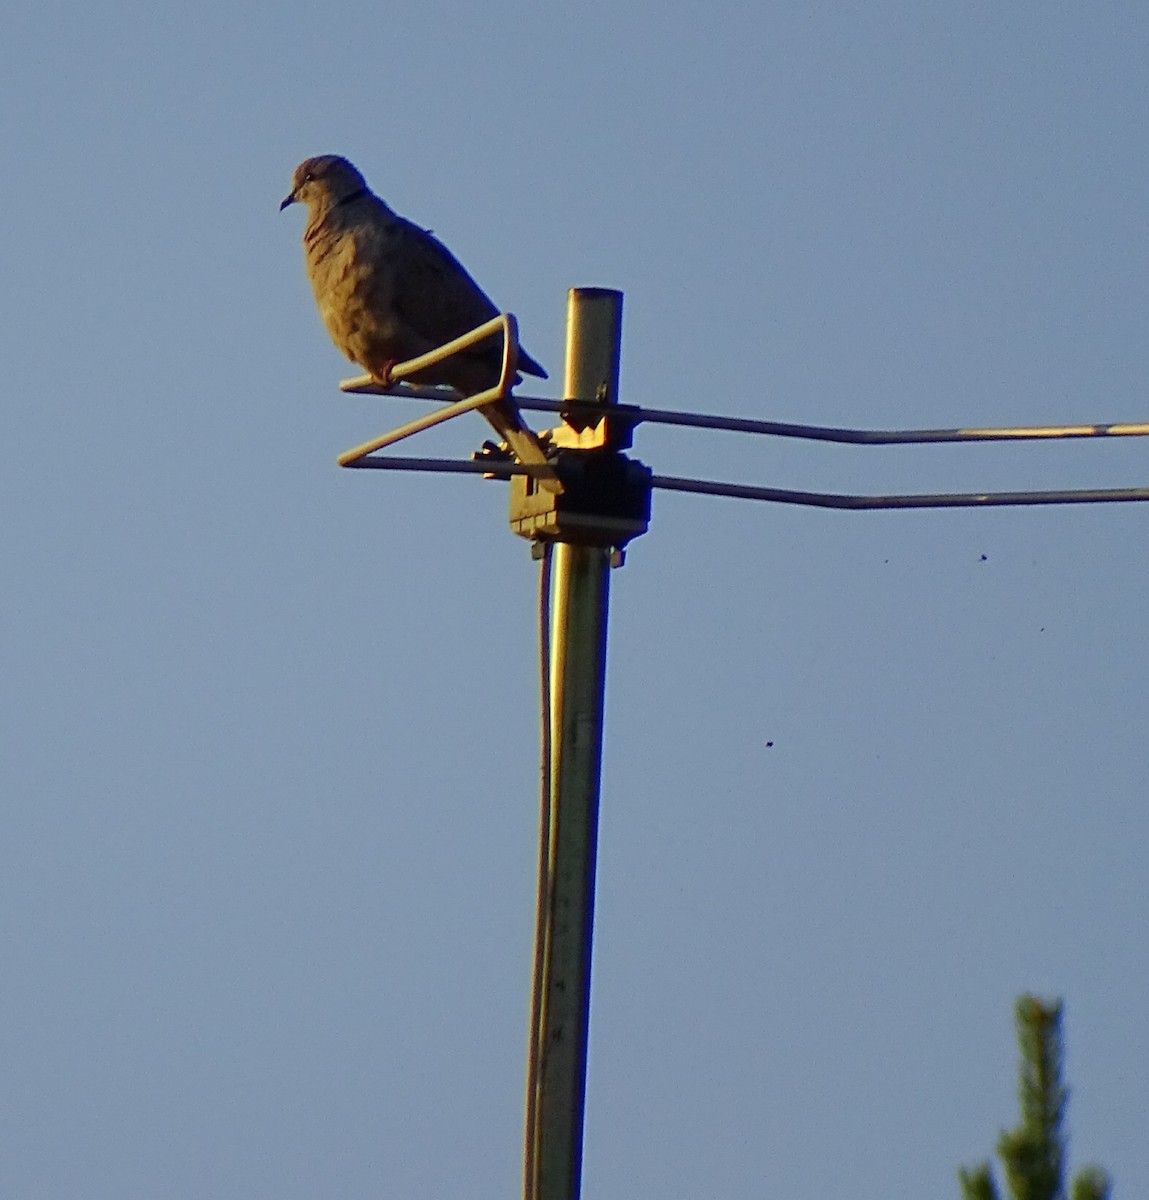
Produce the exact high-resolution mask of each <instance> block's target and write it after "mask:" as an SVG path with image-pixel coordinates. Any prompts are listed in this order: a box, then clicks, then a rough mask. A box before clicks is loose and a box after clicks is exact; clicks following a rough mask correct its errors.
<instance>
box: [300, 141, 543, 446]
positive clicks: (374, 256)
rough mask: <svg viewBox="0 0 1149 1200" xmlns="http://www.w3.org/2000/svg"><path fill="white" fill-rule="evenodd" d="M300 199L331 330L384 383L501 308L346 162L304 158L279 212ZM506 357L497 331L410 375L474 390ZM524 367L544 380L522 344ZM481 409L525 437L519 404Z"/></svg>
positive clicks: (315, 284) (310, 268) (494, 378)
mask: <svg viewBox="0 0 1149 1200" xmlns="http://www.w3.org/2000/svg"><path fill="white" fill-rule="evenodd" d="M296 203H300V204H303V205H305V206H306V208H307V227H306V228H305V230H304V233H303V251H304V259H305V261H306V265H307V275H308V278H309V279H310V281H311V287H312V290H313V291H314V293H315V302H316V304H317V305H318V307H319V313H320V315H321V316H322V318H323V323H324V325H325V326H326V327H327V332H328V333H329V334H330V335H331V340H332V341H333V342H334V343H335V345H336V346H337V347H338V348H339V349H340V350H341V351H342V352H343V353H344V354H346V355H347V357H348V358H349V359H351V361H352V362H356V363H358V364H359V365H360V366H362V367H364V368H366V370H367V371H369V372H370V373H371V375H372V376H374V378H375V379H376V380H378V381H379V382H380V383H382V384H385V385H386V384H390V382H391V368H392V367H393V366H394V365H395V364H396V363H398V362H403V361H405V360H407V359H411V358H415V357H417V356H418V355H420V354H425V353H426V352H427V351H428V350H432V349H434V348H435V347H437V346H441V345H443V343H444V342H449V341H451V339H452V338H457V337H459V336H461V335H462V334H464V333H468V332H469V331H470V330H472V329H474V328H475V327H476V326H478V325H482V324H483V323H484V322H486V321H489V320H490V319H491V318H492V317H495V316H497V315H498V312H499V310H498V309H497V308H496V307H495V305H494V304H493V303H492V301H491V300H490V298H489V297H488V296H487V294H486V293H485V292H484V291H483V289H482V288H481V287H479V285H478V284H477V283H476V282H475V281H474V279H472V278H471V276H470V275H469V274H468V272H467V270H466V268H465V267H463V265H462V264H461V263H460V262H459V260H458V259H457V258H455V256H454V255H453V254H452V253H451V252H450V250H448V249H447V247H446V246H444V245H443V243H442V242H440V241H439V239H438V238H436V237H435V236H434V235H433V234H432V233H431V231H430V230H428V229H423V228H421V227H420V226H418V225H416V224H414V223H413V222H411V221H408V220H406V219H405V218H404V217H401V216H399V215H398V214H397V213H396V212H395V211H394V210H393V209H391V208H390V207H389V206H388V205H387V204H386V202H385V201H383V200H381V199H380V198H379V197H378V196H376V195H375V193H374V192H372V191H371V189H370V188H369V187H368V186H367V182H366V180H365V179H364V178H363V176H362V175H361V174H360V173H359V171H358V170H357V169H356V168H355V166H353V165H352V164H351V163H350V162H348V160H347V159H345V158H342V157H340V156H339V155H337V154H322V155H319V156H318V157H316V158H308V159H305V160H304V161H303V162H301V163H300V164H299V166H298V167H296V168H295V174H294V176H293V177H292V181H291V191H290V192H288V194H287V196H286V197H285V198H284V200H283V202H282V203H281V204H280V206H279V207H280V211H283V209H285V208H287V207H288V206H289V205H292V204H296ZM501 364H502V345H501V342H500V340H499V338H497V337H493V338H491V339H490V340H488V341H485V342H482V343H480V344H479V345H478V346H473V347H471V348H470V349H468V350H464V351H462V352H460V353H459V354H455V355H452V356H451V357H450V358H448V359H445V360H444V361H442V362H439V363H436V364H434V365H433V366H431V367H427V368H425V369H424V370H422V371H420V372H419V373H418V374H417V375H414V376H412V377H411V379H410V382H411V383H416V384H447V385H449V386H451V387H453V388H455V389H456V390H457V391H459V392H461V393H462V394H463V395H474V394H475V393H476V392H479V391H483V390H485V389H487V388H490V387H494V386H495V384H496V383H497V382H498V379H499V372H500V368H501ZM518 366H519V370H521V371H525V372H527V373H528V374H530V375H537V376H539V377H540V378H542V379H545V378H546V377H547V373H546V371H545V370H543V368H542V367H541V366H540V365H539V364H538V363H537V362H536V361H535V360H534V359H533V358H532V357H531V356H530V355H529V354H527V353H526V351H525V350H521V349H520V351H519V361H518ZM514 382H515V383H519V382H521V377H520V376H518V375H516V376H515V379H514ZM482 412H483V415H484V416H486V417H487V419H488V420H489V421H490V422H491V424H492V425H494V426H495V428H496V430H497V431H498V432H499V433H500V434H501V435H502V436H503V437H507V438H508V440H510V441H511V442H512V446H514V443H515V442H517V441H519V440H520V439H518V438H514V437H511V436H509V435H510V434H512V433H514V432H515V431H517V430H523V429H525V428H526V427H525V426H524V425H523V423H522V421H521V420H520V419H519V417H518V415H517V413H516V411H515V410H513V409H511V408H510V407H509V406H508V405H506V404H501V403H495V404H492V405H486V406H484V407H483V409H482ZM516 449H517V448H516ZM520 457H521V454H520Z"/></svg>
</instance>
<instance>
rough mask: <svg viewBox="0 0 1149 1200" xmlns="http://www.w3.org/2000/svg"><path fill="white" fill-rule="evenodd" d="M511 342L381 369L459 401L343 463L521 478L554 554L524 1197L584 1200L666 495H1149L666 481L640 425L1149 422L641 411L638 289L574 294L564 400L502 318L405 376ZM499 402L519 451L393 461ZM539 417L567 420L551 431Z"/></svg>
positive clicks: (544, 555) (856, 433) (952, 500)
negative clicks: (620, 772) (628, 593)
mask: <svg viewBox="0 0 1149 1200" xmlns="http://www.w3.org/2000/svg"><path fill="white" fill-rule="evenodd" d="M500 336H501V338H502V350H503V353H502V364H501V369H500V373H499V378H498V380H497V382H496V383H495V384H494V385H493V386H492V387H491V388H489V389H488V390H486V391H484V392H480V393H478V394H476V395H474V396H468V397H463V398H456V397H457V393H454V392H452V391H451V390H450V389H444V388H419V387H412V386H410V385H407V384H403V383H401V382H400V383H398V384H394V385H392V386H389V387H384V386H383V385H381V384H379V383H377V382H376V381H375V380H374V379H372V378H371V376H363V377H360V378H356V379H348V380H345V381H344V382H343V383H342V384H341V385H340V388H341V390H342V391H344V392H355V393H369V394H374V395H388V396H404V397H416V398H422V399H428V400H438V401H443V400H444V399H448V400H450V402H449V403H446V404H444V406H443V407H440V408H437V409H435V410H434V411H432V412H430V413H428V414H426V415H424V416H422V417H420V418H418V419H416V420H414V421H411V422H409V423H408V424H406V425H402V426H400V427H399V428H397V429H394V430H392V431H391V432H389V433H386V434H384V435H382V436H381V437H377V438H374V439H373V440H371V441H369V442H365V443H363V444H362V445H359V446H355V447H353V448H352V449H350V450H347V451H346V452H344V453H343V454H341V455H340V456H339V459H338V461H339V464H340V466H343V467H348V468H354V469H370V470H389V471H433V472H449V473H470V474H479V475H482V476H484V477H487V478H496V479H507V480H509V481H510V483H511V488H510V523H511V529H512V530H513V532H515V533H516V534H519V535H520V536H522V537H525V538H528V539H530V541H531V543H532V555H533V556H534V557H535V558H537V559H539V560H540V561H541V593H542V596H543V601H544V602H543V606H542V613H541V620H540V634H541V642H542V649H543V679H544V685H543V697H542V702H543V739H542V740H543V753H542V757H543V797H542V805H541V819H540V851H539V883H538V911H537V920H536V932H535V966H534V983H533V991H532V1003H531V1029H530V1040H529V1043H528V1057H527V1102H526V1130H525V1147H524V1196H525V1198H526V1200H577V1197H578V1195H579V1189H580V1182H581V1170H582V1138H583V1112H584V1101H585V1082H586V1055H587V1029H588V1021H589V1016H590V972H591V946H592V933H593V925H594V888H595V859H596V851H597V844H598V806H599V782H600V771H601V764H602V734H603V699H604V685H605V675H606V632H607V615H608V604H609V590H610V589H609V578H610V569H611V567H616V566H621V565H622V563H623V561H624V553H625V548H626V546H627V544H628V543H629V542H630V541H632V540H633V539H634V538H636V537H639V536H641V535H642V534H643V533H645V532H646V531H647V528H648V527H649V524H650V500H651V492H652V491H655V490H665V491H676V492H692V493H696V494H700V495H708V496H728V497H734V498H737V499H743V500H761V501H770V502H774V503H782V504H799V505H808V506H814V507H818V508H835V509H890V508H992V507H1000V506H1016V505H1046V504H1097V503H1130V502H1138V501H1145V500H1149V487H1132V488H1089V489H1076V490H1056V491H1018V492H950V493H927V494H921V495H852V494H840V493H831V492H806V491H794V490H791V489H785V488H773V487H760V486H757V485H750V484H739V483H723V482H719V481H715V480H705V479H688V478H679V477H676V476H667V475H656V474H655V473H654V472H653V471H651V470H650V468H648V467H646V466H645V465H644V464H642V463H641V462H639V461H638V460H636V459H633V458H630V457H629V456H628V455H627V454H625V453H624V451H626V450H628V449H630V448H631V445H632V443H633V434H634V430H635V429H636V428H637V426H639V425H640V424H658V425H674V426H681V427H685V428H689V429H712V430H726V431H730V432H735V433H747V434H755V435H761V436H768V437H785V438H800V439H805V440H810V441H820V442H839V443H845V444H849V445H858V446H890V445H927V444H940V443H947V444H948V443H968V442H1029V441H1050V440H1058V439H1068V438H1121V437H1145V436H1147V435H1149V423H1135V424H1095V425H1049V426H1029V427H1018V428H958V429H894V430H866V429H838V428H828V427H825V426H817V425H796V424H787V423H783V422H778V421H760V420H753V419H748V418H741V417H721V416H714V415H711V414H707V413H690V412H675V411H672V410H668V409H655V408H645V407H640V406H637V405H628V404H623V403H621V402H620V399H619V388H618V383H619V358H620V352H621V345H622V293H621V292H617V291H613V290H610V289H606V288H572V289H571V291H570V292H569V294H568V307H567V336H566V371H565V378H564V384H563V397H564V398H563V399H561V400H554V399H548V398H545V397H537V396H514V395H512V394H511V388H512V386H513V384H514V382H515V380H516V378H517V377H516V364H517V361H518V325H517V322H516V321H515V318H514V317H513V316H512V315H511V314H510V313H502V314H500V315H499V316H498V317H495V318H494V319H492V320H491V321H488V322H487V323H486V324H484V325H482V326H480V327H479V328H477V329H475V330H473V331H472V332H471V333H468V334H466V335H464V336H463V337H460V338H457V339H455V340H454V341H452V342H448V343H447V344H446V345H444V346H441V347H439V348H438V349H436V350H433V351H431V352H430V353H428V354H424V355H422V356H420V357H419V358H416V359H412V360H410V361H409V362H404V363H398V364H396V365H395V366H394V367H393V368H392V372H391V374H392V378H394V379H397V380H402V379H403V378H405V377H409V376H412V375H414V374H416V373H417V372H418V371H420V370H422V369H424V368H426V367H429V366H431V365H433V364H434V363H436V362H440V361H442V360H443V359H444V358H448V357H450V356H451V355H453V354H457V353H459V352H460V351H462V350H466V349H468V348H469V347H471V346H474V345H476V344H478V343H480V342H483V341H486V340H488V339H490V338H493V337H500ZM494 403H499V404H502V405H509V406H511V408H512V410H513V411H514V413H515V415H516V418H517V420H516V422H515V424H516V425H517V426H519V428H516V429H513V430H512V431H511V433H510V434H509V435H508V442H507V444H505V445H503V446H495V445H493V444H492V443H490V442H488V443H486V444H485V446H484V448H483V449H482V450H481V451H479V452H477V453H476V454H475V455H474V456H472V459H471V460H458V459H441V458H404V457H397V456H393V455H381V454H380V453H379V451H381V450H384V449H386V448H388V447H390V446H393V445H395V444H396V443H398V442H400V441H404V440H405V439H407V438H409V437H412V436H414V435H415V434H417V433H421V432H423V431H424V430H426V429H430V428H432V427H434V426H436V425H440V424H442V423H443V422H444V421H449V420H452V419H453V418H455V417H457V416H461V415H462V414H463V413H465V412H470V411H476V410H477V411H479V412H480V413H481V412H482V410H483V408H484V407H485V406H487V405H490V404H494ZM523 411H529V412H545V413H554V414H557V415H558V416H559V418H560V423H559V424H558V425H557V426H556V427H555V428H553V429H550V430H548V431H546V432H545V433H543V434H541V435H539V434H536V433H535V432H534V431H533V430H531V429H530V428H529V426H527V425H526V423H525V422H524V421H523V420H522V419H521V415H522V412H523Z"/></svg>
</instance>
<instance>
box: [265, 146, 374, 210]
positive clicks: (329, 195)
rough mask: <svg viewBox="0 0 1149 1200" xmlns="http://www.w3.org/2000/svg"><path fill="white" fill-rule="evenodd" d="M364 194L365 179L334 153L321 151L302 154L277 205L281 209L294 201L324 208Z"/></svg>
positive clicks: (365, 190)
mask: <svg viewBox="0 0 1149 1200" xmlns="http://www.w3.org/2000/svg"><path fill="white" fill-rule="evenodd" d="M366 194H367V182H366V180H364V178H363V176H362V175H360V174H359V172H358V171H357V170H356V168H355V167H354V166H353V165H352V164H351V163H349V162H348V161H347V159H345V158H340V157H339V155H338V154H321V155H319V156H318V157H317V158H306V159H304V160H303V162H301V163H300V164H299V166H298V167H296V168H295V174H294V175H293V176H292V177H291V191H290V192H288V193H287V195H286V196H285V197H284V199H283V203H282V204H280V206H279V211H280V212H282V211H283V210H284V209H285V208H286V207H287V206H288V205H289V204H295V203H296V202H297V201H298V202H299V203H301V204H306V205H307V207H308V208H309V209H311V210H312V212H315V211H317V210H318V211H320V212H324V211H326V210H327V209H331V208H334V207H335V206H336V205H337V204H342V203H344V202H345V201H347V200H353V199H356V198H357V197H359V196H363V195H366Z"/></svg>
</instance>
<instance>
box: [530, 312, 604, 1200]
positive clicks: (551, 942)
mask: <svg viewBox="0 0 1149 1200" xmlns="http://www.w3.org/2000/svg"><path fill="white" fill-rule="evenodd" d="M621 329H622V294H621V293H620V292H614V291H609V290H607V289H604V288H572V289H571V292H570V294H569V297H568V307H567V363H566V383H565V389H564V395H565V396H567V397H569V398H573V399H578V400H592V401H597V402H599V403H603V404H616V403H617V402H618V395H617V393H618V364H619V351H620V345H621ZM609 562H610V548H609V547H606V546H585V545H572V544H570V543H565V542H559V543H557V544H556V545H555V547H554V549H553V563H552V571H553V574H552V602H551V626H550V642H551V646H550V651H551V652H550V754H549V755H548V758H549V764H548V767H549V770H548V778H547V780H546V784H547V795H546V800H545V803H544V806H543V813H542V845H541V852H540V864H539V908H538V925H537V929H536V931H535V978H534V990H533V995H532V1004H531V1033H530V1053H529V1059H528V1072H527V1117H526V1146H525V1155H524V1166H525V1170H524V1174H525V1179H524V1195H525V1196H526V1200H577V1197H578V1195H579V1186H580V1182H581V1175H582V1137H583V1108H584V1101H585V1095H586V1056H587V1027H588V1022H589V1018H590V968H591V941H592V935H593V929H594V879H595V855H596V850H597V844H598V801H599V776H600V770H601V765H602V729H603V696H604V685H605V681H606V627H607V609H608V599H609V577H610V566H609Z"/></svg>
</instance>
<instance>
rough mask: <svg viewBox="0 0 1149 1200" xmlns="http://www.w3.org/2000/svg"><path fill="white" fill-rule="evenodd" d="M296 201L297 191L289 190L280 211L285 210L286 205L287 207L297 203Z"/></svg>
mask: <svg viewBox="0 0 1149 1200" xmlns="http://www.w3.org/2000/svg"><path fill="white" fill-rule="evenodd" d="M295 203H296V195H295V193H294V192H288V193H287V195H286V196H284V197H283V202H282V203H281V204H280V206H279V211H280V212H283V210H284V209H285V208H286V207H287V206H288V205H289V204H295Z"/></svg>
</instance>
